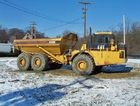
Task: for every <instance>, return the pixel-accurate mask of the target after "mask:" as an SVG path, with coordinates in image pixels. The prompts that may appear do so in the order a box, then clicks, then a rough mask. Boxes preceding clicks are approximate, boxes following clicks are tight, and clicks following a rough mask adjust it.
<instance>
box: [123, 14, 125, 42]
mask: <svg viewBox="0 0 140 106" xmlns="http://www.w3.org/2000/svg"><path fill="white" fill-rule="evenodd" d="M123 42H124V44H125V15H123Z"/></svg>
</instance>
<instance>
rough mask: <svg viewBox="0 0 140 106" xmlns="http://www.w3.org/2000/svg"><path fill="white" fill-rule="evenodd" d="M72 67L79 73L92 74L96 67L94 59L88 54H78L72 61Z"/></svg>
mask: <svg viewBox="0 0 140 106" xmlns="http://www.w3.org/2000/svg"><path fill="white" fill-rule="evenodd" d="M72 69H73V71H74V72H76V73H77V74H80V75H90V74H91V73H92V72H93V71H94V69H95V64H94V60H93V59H92V58H91V57H90V56H88V55H86V54H81V55H78V56H76V57H75V58H74V60H73V62H72Z"/></svg>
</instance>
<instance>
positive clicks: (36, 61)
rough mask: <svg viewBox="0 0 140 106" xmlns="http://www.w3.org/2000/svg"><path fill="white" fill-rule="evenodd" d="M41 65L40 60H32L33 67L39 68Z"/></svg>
mask: <svg viewBox="0 0 140 106" xmlns="http://www.w3.org/2000/svg"><path fill="white" fill-rule="evenodd" d="M40 65H41V60H40V59H39V58H36V59H35V60H34V66H35V67H39V66H40Z"/></svg>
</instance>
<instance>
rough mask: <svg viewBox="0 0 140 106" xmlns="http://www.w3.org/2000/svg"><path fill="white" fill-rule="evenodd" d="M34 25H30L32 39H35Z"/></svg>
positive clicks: (33, 23)
mask: <svg viewBox="0 0 140 106" xmlns="http://www.w3.org/2000/svg"><path fill="white" fill-rule="evenodd" d="M35 25H36V23H35V22H32V24H31V26H32V27H31V30H30V31H31V36H32V38H33V39H35V38H36V28H35Z"/></svg>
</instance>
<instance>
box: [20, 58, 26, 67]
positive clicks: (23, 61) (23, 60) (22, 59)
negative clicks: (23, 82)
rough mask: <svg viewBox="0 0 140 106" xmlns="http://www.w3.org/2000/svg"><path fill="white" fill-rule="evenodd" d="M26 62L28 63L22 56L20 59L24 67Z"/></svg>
mask: <svg viewBox="0 0 140 106" xmlns="http://www.w3.org/2000/svg"><path fill="white" fill-rule="evenodd" d="M25 63H26V61H25V59H24V58H21V59H20V66H22V67H23V66H24V65H25Z"/></svg>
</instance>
